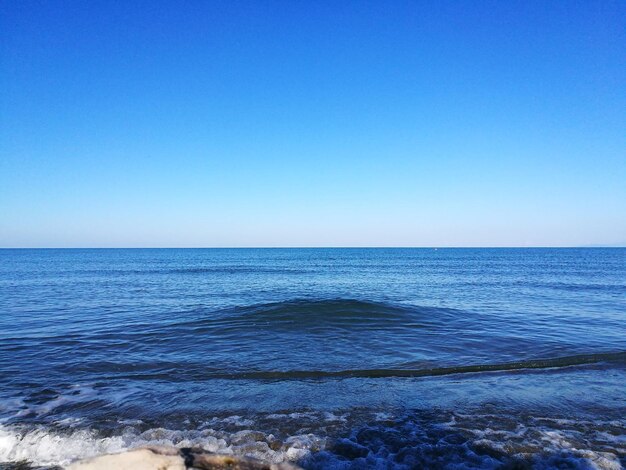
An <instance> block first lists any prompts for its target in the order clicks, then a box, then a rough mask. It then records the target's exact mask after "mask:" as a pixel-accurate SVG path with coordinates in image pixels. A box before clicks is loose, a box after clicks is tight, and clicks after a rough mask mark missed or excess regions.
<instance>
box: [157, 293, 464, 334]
mask: <svg viewBox="0 0 626 470" xmlns="http://www.w3.org/2000/svg"><path fill="white" fill-rule="evenodd" d="M455 312H456V311H454V310H452V309H444V308H437V307H423V306H410V305H395V304H391V303H385V302H369V301H363V300H352V299H324V300H317V299H315V300H309V299H296V300H288V301H283V302H271V303H262V304H256V305H246V306H238V307H231V308H227V309H222V310H218V311H215V312H211V313H210V317H208V318H202V319H199V320H192V321H187V322H179V323H176V324H170V325H168V327H190V328H201V327H203V326H236V327H245V326H254V327H255V328H259V327H264V326H268V325H269V326H272V327H281V326H282V327H287V328H306V327H328V326H346V327H349V328H350V329H359V328H370V327H384V328H389V327H391V326H397V325H398V324H402V325H403V326H406V327H416V326H425V325H426V324H427V323H428V322H429V321H432V320H436V319H441V317H442V316H449V317H452V316H454V313H455ZM457 316H458V315H457Z"/></svg>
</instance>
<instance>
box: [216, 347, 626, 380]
mask: <svg viewBox="0 0 626 470" xmlns="http://www.w3.org/2000/svg"><path fill="white" fill-rule="evenodd" d="M601 363H618V364H626V351H622V352H615V353H601V354H582V355H576V356H566V357H557V358H551V359H535V360H528V361H517V362H507V363H499V364H473V365H466V366H453V367H436V368H423V369H353V370H339V371H324V370H292V371H251V372H240V373H220V372H214V373H212V374H211V377H212V378H220V379H234V380H302V379H325V378H338V379H341V378H368V379H375V378H393V377H436V376H442V375H455V374H473V373H482V372H509V371H517V370H529V369H554V368H564V367H572V366H581V365H587V364H601Z"/></svg>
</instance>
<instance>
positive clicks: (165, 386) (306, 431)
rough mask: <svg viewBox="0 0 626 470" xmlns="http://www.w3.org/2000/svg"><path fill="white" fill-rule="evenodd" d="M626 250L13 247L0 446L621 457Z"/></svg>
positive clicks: (11, 456)
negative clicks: (161, 446) (155, 446)
mask: <svg viewBox="0 0 626 470" xmlns="http://www.w3.org/2000/svg"><path fill="white" fill-rule="evenodd" d="M625 417H626V249H620V248H614V249H600V248H594V249H547V248H546V249H540V248H536V249H425V248H424V249H409V248H407V249H357V248H354V249H128V250H126V249H93V250H92V249H84V250H83V249H71V250H56V249H49V250H9V249H5V250H0V462H7V463H8V462H18V461H21V460H27V461H29V462H31V463H32V464H33V465H41V466H55V465H59V466H63V465H66V464H68V463H70V462H71V461H73V460H75V459H78V458H83V457H88V456H92V455H95V454H98V453H102V452H115V451H120V450H124V449H127V448H132V447H137V446H141V445H146V444H173V445H177V446H181V447H185V446H202V447H204V448H206V449H208V450H211V451H220V452H226V453H233V454H237V455H248V456H253V457H257V458H262V459H265V460H269V461H273V462H281V461H285V460H289V461H293V462H296V463H298V464H299V465H301V466H302V467H304V468H310V469H317V468H340V469H357V468H398V469H404V468H526V467H528V468H530V467H532V468H553V467H554V468H605V469H617V468H622V467H623V466H624V465H626V418H625Z"/></svg>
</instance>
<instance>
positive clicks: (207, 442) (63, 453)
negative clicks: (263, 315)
mask: <svg viewBox="0 0 626 470" xmlns="http://www.w3.org/2000/svg"><path fill="white" fill-rule="evenodd" d="M624 425H626V423H625V422H624V420H623V419H620V420H602V419H595V420H591V419H576V418H569V419H563V418H560V417H558V416H557V417H550V416H541V415H540V416H529V415H528V414H524V415H511V414H510V412H508V411H507V410H504V411H503V412H501V413H498V414H494V413H485V412H476V413H460V412H454V411H446V410H436V411H433V410H412V411H408V412H401V413H400V414H394V413H393V412H391V413H388V412H380V411H375V410H371V411H367V412H363V411H352V412H347V413H345V414H342V415H337V414H334V413H330V412H322V411H317V412H311V411H306V410H301V411H296V410H291V412H283V413H272V414H264V415H263V414H260V415H259V414H255V415H250V416H239V415H233V416H224V417H215V418H212V419H209V420H207V421H206V422H203V423H201V424H200V425H199V426H197V427H196V428H192V429H189V428H183V429H170V428H163V427H150V428H142V427H141V425H140V424H137V423H134V424H129V423H128V422H125V421H120V422H119V429H118V431H117V432H115V433H113V434H109V435H105V434H103V433H101V432H99V431H98V430H97V429H94V428H84V429H73V428H67V429H59V428H51V427H43V426H39V427H33V428H25V427H13V426H2V425H0V462H19V461H24V460H25V461H27V462H30V463H32V464H35V465H46V466H50V465H67V464H69V463H70V462H72V461H74V460H77V459H83V458H88V457H92V456H94V455H98V454H102V453H112V452H121V451H124V450H127V449H133V448H136V447H142V446H146V445H173V446H176V447H179V448H184V447H201V448H203V449H205V450H208V451H210V452H220V453H224V454H230V455H237V456H245V457H253V458H258V459H262V460H265V461H268V462H272V463H280V462H285V461H291V462H296V463H298V464H299V465H301V466H302V467H304V468H305V469H310V470H313V469H344V470H345V469H348V468H389V469H398V470H399V469H407V468H450V467H454V468H457V467H459V468H460V467H462V468H597V469H605V470H609V469H611V470H613V469H617V468H621V467H622V466H623V464H624V463H626V442H625V441H624V439H623V437H622V436H621V432H622V431H623V427H624ZM0 466H2V467H3V468H6V467H5V466H4V465H0ZM9 468H11V467H10V466H9ZM21 468H23V467H21Z"/></svg>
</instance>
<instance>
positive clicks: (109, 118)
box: [0, 0, 626, 247]
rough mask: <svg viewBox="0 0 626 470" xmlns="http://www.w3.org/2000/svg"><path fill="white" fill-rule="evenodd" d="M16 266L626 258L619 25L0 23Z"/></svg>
mask: <svg viewBox="0 0 626 470" xmlns="http://www.w3.org/2000/svg"><path fill="white" fill-rule="evenodd" d="M0 40H1V44H0V47H1V49H0V60H1V62H0V67H1V73H0V246H4V247H20V246H23V247H31V246H36V247H38V246H40V247H56V246H59V247H65V246H76V247H82V246H94V247H99V246H102V247H107V246H128V247H135V246H529V245H540V246H554V245H557V246H569V245H587V244H613V243H624V242H625V241H626V2H624V1H610V0H602V1H588V2H578V1H573V0H572V1H569V0H568V1H544V0H542V1H536V2H535V1H527V0H524V1H474V0H472V1H456V2H443V1H432V2H421V1H410V2H409V1H407V2H404V1H372V2H368V1H334V0H333V1H312V2H307V1H298V0H294V1H284V2H276V1H269V0H268V1H258V2H253V1H245V2H241V1H171V2H159V1H154V0H151V1H145V2H142V1H128V2H126V1H119V2H118V1H108V0H107V1H89V2H85V1H76V2H64V1H37V2H34V1H24V0H19V1H7V0H2V1H1V2H0Z"/></svg>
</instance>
